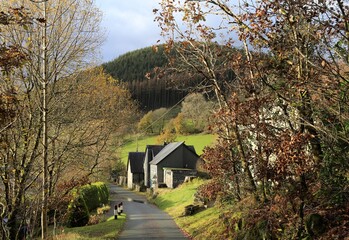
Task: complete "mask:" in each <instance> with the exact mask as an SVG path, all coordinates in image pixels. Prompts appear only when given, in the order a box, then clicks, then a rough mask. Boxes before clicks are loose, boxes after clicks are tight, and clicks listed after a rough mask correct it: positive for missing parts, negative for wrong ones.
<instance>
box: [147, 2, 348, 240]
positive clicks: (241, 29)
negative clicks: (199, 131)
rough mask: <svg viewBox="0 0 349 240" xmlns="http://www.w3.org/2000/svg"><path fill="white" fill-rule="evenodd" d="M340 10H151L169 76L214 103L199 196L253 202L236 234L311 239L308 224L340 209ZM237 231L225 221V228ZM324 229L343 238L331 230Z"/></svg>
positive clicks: (227, 5)
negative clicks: (206, 176)
mask: <svg viewBox="0 0 349 240" xmlns="http://www.w3.org/2000/svg"><path fill="white" fill-rule="evenodd" d="M348 11H349V6H348V3H347V2H345V1H341V0H339V1H337V0H336V1H331V0H330V1H310V0H301V1H264V0H262V1H247V0H246V1H243V0H242V1H230V0H222V1H221V0H207V1H205V0H203V1H184V0H183V1H181V0H180V1H172V0H163V1H161V3H160V9H156V10H154V12H155V13H156V14H157V17H156V20H157V21H158V22H159V26H160V27H161V29H162V31H163V32H162V34H163V36H164V37H165V38H167V40H168V47H169V48H171V49H174V50H175V51H177V56H179V58H177V59H175V60H174V61H172V63H174V65H173V67H174V68H177V69H178V71H185V70H186V71H192V72H198V73H200V74H201V75H202V76H204V78H205V79H206V82H203V83H204V86H203V87H206V88H211V89H212V91H213V92H215V95H216V98H217V100H218V101H219V103H220V108H219V109H217V111H216V117H215V118H214V120H215V121H216V122H215V126H217V127H218V133H219V136H220V138H219V144H218V145H217V146H215V147H212V148H207V149H206V151H205V154H204V159H205V161H206V168H207V169H208V171H209V172H210V173H211V175H212V181H211V183H210V184H209V185H207V186H204V187H202V190H203V191H202V192H203V194H204V195H205V196H206V197H208V198H211V199H216V198H217V197H218V195H221V197H220V199H223V200H226V199H231V198H233V199H235V200H237V201H241V200H242V199H244V198H246V197H249V196H251V195H252V196H254V198H255V199H256V200H257V201H259V202H261V201H263V202H264V204H261V205H259V207H257V209H258V210H256V211H251V212H250V213H248V214H246V216H245V220H246V227H248V226H259V224H261V223H262V222H263V221H264V222H263V223H266V222H267V225H266V229H267V232H268V233H267V234H268V236H269V237H270V238H282V239H288V238H290V236H291V238H292V239H301V238H303V237H306V236H314V235H315V236H316V235H317V234H318V236H319V234H324V233H323V232H321V233H320V232H316V231H315V230H314V229H311V224H312V223H311V220H309V219H312V217H311V216H314V214H318V215H322V216H321V219H322V220H324V219H331V216H332V214H333V212H331V211H334V212H336V213H337V214H338V215H340V216H343V215H342V213H343V211H344V212H345V211H346V210H348V204H347V199H348V194H349V191H348V162H347V160H346V159H347V158H348V154H349V152H348V149H349V148H348V146H349V142H348V139H349V138H348V127H347V126H348V120H349V118H348V117H349V116H348V98H347V94H346V93H347V90H348V77H349V76H348V74H347V69H348V46H349V45H348V44H349V38H348V37H349V21H348V18H347V16H348V13H349V12H348ZM216 41H218V42H219V43H220V45H219V46H226V47H225V48H224V51H222V49H223V48H218V47H217V45H215V44H213V43H214V42H216ZM234 44H238V45H240V46H242V49H243V52H238V53H236V51H235V50H233V49H232V48H231V47H232V46H234ZM229 48H230V49H231V50H230V51H229ZM233 52H234V53H235V54H232V53H233ZM222 55H223V56H225V58H224V59H225V60H224V61H221V60H220V59H221V58H220V56H222ZM228 70H229V71H233V74H231V76H233V78H232V79H229V78H228V77H224V76H227V75H224V74H223V75H222V73H224V72H229V71H228ZM219 76H223V78H220V77H219ZM285 206H289V207H285ZM306 206H312V208H311V209H310V208H307V207H306ZM270 209H273V211H269V210H270ZM322 211H323V212H322ZM261 213H263V214H261ZM295 216H296V217H295ZM308 220H309V221H310V222H309V221H308ZM307 221H308V222H307ZM237 222H238V219H235V220H234V218H231V217H229V216H228V217H227V228H228V229H234V227H233V226H234V224H235V223H237ZM277 222H279V223H284V224H281V226H279V225H278V224H277ZM263 226H264V225H263ZM280 229H281V231H280ZM329 229H330V230H329ZM326 230H327V232H326V233H325V235H323V237H324V238H326V237H329V236H332V237H333V236H337V237H339V238H341V237H343V236H348V232H347V231H345V227H344V225H342V223H339V222H336V223H335V222H331V226H329V227H328V229H323V231H326ZM228 232H229V234H231V235H235V236H236V235H237V234H238V233H237V232H234V231H228ZM249 232H250V233H252V232H253V231H251V229H250V231H249ZM241 234H243V233H241ZM246 234H247V235H245V237H246V238H251V235H248V233H246ZM326 234H327V235H326ZM332 234H334V235H332ZM255 237H256V236H254V237H253V238H255ZM260 237H262V236H260Z"/></svg>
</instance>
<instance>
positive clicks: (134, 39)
mask: <svg viewBox="0 0 349 240" xmlns="http://www.w3.org/2000/svg"><path fill="white" fill-rule="evenodd" d="M158 2H159V1H158V0H96V5H97V7H98V8H99V9H101V11H102V12H103V21H102V27H103V28H104V30H105V32H106V41H105V43H104V44H103V46H102V48H101V54H102V61H103V62H107V61H110V60H113V59H115V58H117V57H118V56H120V55H122V54H124V53H126V52H129V51H133V50H136V49H140V48H143V47H148V46H152V45H154V44H156V42H157V40H160V39H161V37H160V29H159V27H158V26H157V23H156V22H154V14H153V9H154V8H158V4H157V3H158Z"/></svg>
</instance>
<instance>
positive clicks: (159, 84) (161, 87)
mask: <svg viewBox="0 0 349 240" xmlns="http://www.w3.org/2000/svg"><path fill="white" fill-rule="evenodd" d="M157 49H158V50H157V51H154V50H153V48H152V47H147V48H142V49H139V50H135V51H132V52H128V53H126V54H124V55H121V56H120V57H118V58H116V59H114V60H112V61H110V62H107V63H104V64H103V65H102V67H103V69H104V70H105V72H106V73H108V74H110V75H111V76H113V77H114V78H115V79H118V80H120V81H122V82H124V83H125V86H126V87H127V89H129V90H130V92H131V93H132V97H133V98H134V99H135V100H136V101H137V102H138V103H139V104H140V107H141V109H142V110H153V109H157V108H161V107H170V106H173V105H175V104H176V103H178V102H179V101H180V100H181V99H183V97H184V96H186V94H187V90H180V89H178V88H175V87H174V86H172V85H171V83H170V81H169V80H168V76H166V75H163V71H162V69H163V68H164V67H165V66H166V65H167V58H166V56H165V54H164V47H163V46H162V45H160V46H158V47H157ZM172 77H173V76H172Z"/></svg>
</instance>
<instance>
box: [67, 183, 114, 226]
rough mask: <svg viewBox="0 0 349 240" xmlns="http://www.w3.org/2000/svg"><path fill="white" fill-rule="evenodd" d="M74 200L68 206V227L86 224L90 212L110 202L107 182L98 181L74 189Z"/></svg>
mask: <svg viewBox="0 0 349 240" xmlns="http://www.w3.org/2000/svg"><path fill="white" fill-rule="evenodd" d="M72 194H73V200H72V201H71V203H70V204H69V206H68V217H67V223H66V225H67V227H79V226H85V225H86V224H87V223H88V221H89V216H90V212H91V211H94V210H96V209H97V208H98V207H100V206H102V205H103V204H108V201H109V190H108V187H107V185H106V184H105V183H103V182H96V183H91V184H87V185H84V186H82V187H81V188H79V189H74V190H73V193H72Z"/></svg>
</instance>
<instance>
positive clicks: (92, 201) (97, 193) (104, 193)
mask: <svg viewBox="0 0 349 240" xmlns="http://www.w3.org/2000/svg"><path fill="white" fill-rule="evenodd" d="M80 195H81V196H82V197H83V199H84V200H85V202H86V206H87V209H88V210H89V211H93V210H95V209H97V208H98V207H100V206H102V205H103V204H108V199H109V190H108V187H107V186H106V184H105V183H103V182H96V183H92V184H88V185H85V186H83V187H81V189H80Z"/></svg>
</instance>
